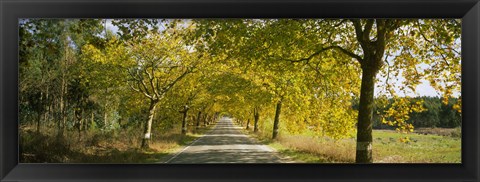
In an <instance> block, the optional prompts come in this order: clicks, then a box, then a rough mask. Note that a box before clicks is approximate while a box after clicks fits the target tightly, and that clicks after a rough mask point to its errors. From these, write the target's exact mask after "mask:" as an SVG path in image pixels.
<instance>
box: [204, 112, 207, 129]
mask: <svg viewBox="0 0 480 182" xmlns="http://www.w3.org/2000/svg"><path fill="white" fill-rule="evenodd" d="M207 118H208V116H207V115H206V114H203V126H204V127H206V126H207Z"/></svg>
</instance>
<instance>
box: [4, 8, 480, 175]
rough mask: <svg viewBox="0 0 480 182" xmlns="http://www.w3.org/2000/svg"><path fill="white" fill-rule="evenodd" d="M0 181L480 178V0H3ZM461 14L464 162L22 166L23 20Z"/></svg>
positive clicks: (406, 16)
mask: <svg viewBox="0 0 480 182" xmlns="http://www.w3.org/2000/svg"><path fill="white" fill-rule="evenodd" d="M0 12H1V14H0V26H1V28H0V30H1V37H0V47H1V49H0V55H1V61H0V88H1V90H0V180H1V181H100V180H101V181H387V180H388V181H445V182H447V181H456V182H460V181H462V182H466V181H469V182H470V181H471V182H473V181H479V176H480V175H479V174H480V170H479V155H480V151H479V147H480V145H479V132H480V128H479V126H480V125H479V124H478V121H479V116H480V112H479V111H480V110H479V107H478V106H479V102H480V100H479V99H480V97H479V96H480V90H479V86H480V84H479V72H480V67H479V65H480V64H479V61H480V3H479V1H478V0H297V1H294V0H176V1H174V0H157V1H153V0H152V1H150V0H143V1H135V0H112V1H108V0H98V1H95V0H82V1H79V0H62V1H60V0H38V1H32V0H18V1H14V0H0ZM378 17H382V18H461V19H462V59H463V60H462V97H463V109H462V112H463V114H462V117H463V118H462V121H463V123H462V164H358V165H357V164H195V165H187V164H168V165H163V164H162V165H156V164H18V135H17V134H18V128H17V127H18V123H17V118H18V108H17V98H18V64H17V62H18V61H17V60H18V19H19V18H378Z"/></svg>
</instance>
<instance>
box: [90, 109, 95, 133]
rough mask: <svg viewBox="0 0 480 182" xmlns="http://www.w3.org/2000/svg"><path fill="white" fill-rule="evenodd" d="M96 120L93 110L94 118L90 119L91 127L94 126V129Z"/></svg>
mask: <svg viewBox="0 0 480 182" xmlns="http://www.w3.org/2000/svg"><path fill="white" fill-rule="evenodd" d="M94 122H95V114H94V113H93V111H92V118H91V120H90V128H92V129H93V126H95V125H94Z"/></svg>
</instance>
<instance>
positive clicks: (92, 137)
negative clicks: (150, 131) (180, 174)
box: [19, 127, 205, 163]
mask: <svg viewBox="0 0 480 182" xmlns="http://www.w3.org/2000/svg"><path fill="white" fill-rule="evenodd" d="M204 130H205V129H202V130H200V131H197V132H203V131H204ZM19 132H20V154H21V155H20V162H21V163H45V162H46V163H149V162H160V161H162V160H163V158H164V157H166V156H167V155H169V154H170V153H172V152H173V151H174V150H176V149H178V148H179V147H180V146H182V145H185V144H188V143H189V142H191V141H193V140H194V139H195V138H196V137H198V135H196V134H192V133H189V134H187V135H182V134H180V129H178V128H174V129H172V130H168V131H164V132H163V133H160V131H156V133H159V134H157V135H152V140H151V142H150V149H148V150H141V149H139V147H140V143H141V136H142V131H141V130H139V129H138V130H119V131H116V132H100V131H95V132H93V131H85V132H82V133H81V134H80V135H79V134H78V132H76V131H67V132H65V133H64V135H63V136H61V137H58V136H57V135H56V133H57V132H56V131H55V130H54V129H48V128H45V129H44V130H43V131H42V132H41V133H37V132H35V131H34V130H32V129H31V128H30V127H22V128H21V129H20V131H19Z"/></svg>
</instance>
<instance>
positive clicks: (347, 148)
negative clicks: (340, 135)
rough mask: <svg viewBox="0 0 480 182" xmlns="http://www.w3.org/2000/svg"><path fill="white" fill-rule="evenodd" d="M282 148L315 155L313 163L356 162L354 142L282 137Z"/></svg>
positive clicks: (280, 140) (307, 137)
mask: <svg viewBox="0 0 480 182" xmlns="http://www.w3.org/2000/svg"><path fill="white" fill-rule="evenodd" d="M276 142H278V143H280V144H281V145H282V146H284V147H286V148H289V149H292V150H295V151H298V152H302V153H308V154H311V155H314V156H315V157H313V158H311V160H313V161H311V162H322V161H325V162H326V161H328V162H334V163H344V162H354V161H355V155H354V153H352V151H355V147H354V142H353V141H352V140H331V139H328V138H314V137H310V136H282V137H279V138H278V139H277V141H276Z"/></svg>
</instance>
